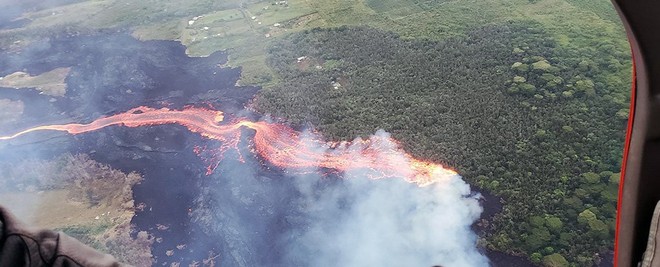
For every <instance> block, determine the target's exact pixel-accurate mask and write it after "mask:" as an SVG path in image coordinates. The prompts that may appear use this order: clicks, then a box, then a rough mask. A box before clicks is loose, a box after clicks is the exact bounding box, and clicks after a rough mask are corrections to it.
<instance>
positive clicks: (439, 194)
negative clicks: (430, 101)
mask: <svg viewBox="0 0 660 267" xmlns="http://www.w3.org/2000/svg"><path fill="white" fill-rule="evenodd" d="M376 134H377V135H386V133H385V132H382V131H379V132H377V133H376ZM359 143H360V142H353V144H359ZM386 145H392V146H394V145H396V144H386ZM354 146H355V145H354ZM318 149H319V150H322V148H318ZM348 149H349V150H351V151H356V153H354V157H360V154H359V153H357V151H359V150H360V148H359V147H357V148H356V147H349V148H348ZM402 156H403V155H402ZM298 171H299V170H298ZM291 172H292V173H293V172H295V170H291ZM306 173H315V172H306ZM369 174H370V173H369V170H364V171H359V172H358V171H353V172H350V173H345V174H344V176H345V177H350V178H346V179H344V180H342V182H341V183H339V184H336V185H335V184H333V185H332V186H330V187H325V188H318V186H317V185H318V183H319V181H320V180H321V179H324V177H322V176H318V175H313V174H306V175H300V176H298V177H297V178H296V185H295V186H296V187H297V189H298V191H299V192H300V193H301V195H302V197H301V198H299V199H298V200H296V201H297V202H298V203H297V206H298V207H300V209H301V210H300V212H303V213H305V214H306V216H305V217H306V225H305V226H304V227H297V228H294V229H293V230H291V231H290V232H289V233H288V235H285V236H286V238H287V240H289V242H286V243H287V244H288V245H287V248H286V253H285V255H286V256H285V261H286V263H287V264H291V265H296V266H433V265H441V266H452V267H461V266H471V267H472V266H488V259H487V258H486V257H485V256H484V255H482V254H480V252H479V251H478V250H477V248H476V235H475V233H474V232H473V231H472V229H471V228H470V226H471V225H472V223H473V222H474V221H475V220H477V219H478V218H479V215H480V213H481V211H482V208H481V207H480V205H479V202H478V199H477V198H478V197H477V196H475V195H473V194H471V191H470V186H469V185H468V184H467V183H465V182H464V181H463V180H462V179H461V177H460V176H458V175H456V176H453V177H450V178H449V179H443V180H441V181H439V182H437V183H435V184H432V185H430V186H426V187H418V186H417V185H416V184H411V183H408V182H406V181H404V180H403V179H395V178H391V179H380V180H370V179H368V178H367V177H369Z"/></svg>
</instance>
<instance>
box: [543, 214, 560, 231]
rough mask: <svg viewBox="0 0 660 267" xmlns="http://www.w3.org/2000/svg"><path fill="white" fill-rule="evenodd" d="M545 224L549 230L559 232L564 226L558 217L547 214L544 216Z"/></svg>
mask: <svg viewBox="0 0 660 267" xmlns="http://www.w3.org/2000/svg"><path fill="white" fill-rule="evenodd" d="M545 225H546V226H548V228H549V229H550V230H551V231H553V232H559V231H560V230H561V228H562V227H563V226H564V223H563V222H562V221H561V219H560V218H559V217H556V216H550V215H548V216H546V217H545Z"/></svg>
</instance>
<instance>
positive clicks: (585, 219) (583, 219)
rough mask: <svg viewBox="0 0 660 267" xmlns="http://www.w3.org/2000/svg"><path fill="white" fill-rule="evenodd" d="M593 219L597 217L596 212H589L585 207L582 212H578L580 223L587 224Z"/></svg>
mask: <svg viewBox="0 0 660 267" xmlns="http://www.w3.org/2000/svg"><path fill="white" fill-rule="evenodd" d="M594 220H598V218H596V214H594V213H593V212H591V211H590V210H588V209H586V210H584V211H583V212H580V214H578V222H579V223H580V224H582V225H589V224H590V222H592V221H594Z"/></svg>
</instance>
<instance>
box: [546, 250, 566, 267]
mask: <svg viewBox="0 0 660 267" xmlns="http://www.w3.org/2000/svg"><path fill="white" fill-rule="evenodd" d="M543 266H545V267H568V261H567V260H566V258H564V256H562V255H561V254H559V253H554V254H550V255H548V256H545V257H543Z"/></svg>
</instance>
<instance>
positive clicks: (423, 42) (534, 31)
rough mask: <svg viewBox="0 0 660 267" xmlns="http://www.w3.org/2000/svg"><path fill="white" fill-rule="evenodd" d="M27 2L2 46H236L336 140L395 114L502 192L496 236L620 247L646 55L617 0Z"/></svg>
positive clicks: (417, 143)
mask: <svg viewBox="0 0 660 267" xmlns="http://www.w3.org/2000/svg"><path fill="white" fill-rule="evenodd" d="M25 17H28V18H31V19H34V21H33V22H32V23H31V24H29V25H28V26H27V27H25V28H21V29H15V30H5V31H0V44H2V46H3V47H10V48H11V47H16V46H20V45H21V44H19V43H17V41H30V40H34V39H38V38H41V36H43V35H44V34H45V33H48V32H50V31H52V30H53V29H58V31H61V30H60V29H62V28H63V29H64V31H66V32H67V33H80V32H85V31H91V30H97V29H102V28H117V27H120V28H128V29H130V30H131V31H132V32H133V35H134V36H136V37H138V38H140V39H143V40H147V39H171V40H180V41H181V42H182V43H183V44H185V45H186V46H187V47H188V53H189V54H191V55H195V56H203V55H208V54H210V53H213V52H215V51H219V50H225V51H227V52H228V53H229V57H230V60H229V64H228V65H229V66H235V67H242V69H243V72H242V75H243V76H242V81H241V82H242V84H257V85H262V86H264V90H262V92H261V94H260V95H259V97H258V99H257V101H256V106H257V108H258V109H260V110H261V111H263V112H267V113H271V114H274V115H275V116H278V117H283V118H286V119H288V120H289V121H290V122H291V123H293V124H304V123H312V124H313V125H314V126H315V127H317V128H318V129H319V130H321V132H322V133H323V134H324V135H325V136H327V137H328V138H330V139H352V138H354V137H355V136H358V135H369V134H372V133H373V132H374V131H375V130H377V129H381V128H382V129H385V130H387V131H389V132H391V133H393V135H394V137H396V138H398V139H400V140H401V141H402V143H403V145H404V146H405V149H406V150H407V151H410V152H411V153H413V154H414V155H416V156H418V157H421V158H425V159H431V160H435V161H438V162H442V163H445V164H447V165H448V166H452V167H455V168H457V169H458V171H459V172H460V173H461V174H462V175H464V177H465V178H466V179H467V180H468V181H469V182H470V183H471V184H473V185H478V186H479V187H480V188H481V189H484V190H489V191H491V192H493V193H495V194H496V195H498V196H501V197H502V198H503V201H504V208H503V210H502V212H501V213H500V214H498V215H496V216H495V218H493V219H492V220H491V221H490V222H489V223H488V224H487V225H488V229H487V230H486V231H485V232H484V233H482V237H483V239H484V240H482V241H483V242H480V243H481V244H484V245H485V246H487V247H489V248H492V249H496V250H501V251H508V252H514V253H523V254H525V255H528V256H529V258H530V260H532V261H533V262H535V263H537V264H544V265H546V266H590V265H591V264H592V263H593V262H595V261H597V260H598V256H597V253H601V252H604V251H605V250H608V249H611V246H612V240H613V237H612V235H613V230H614V214H615V207H616V197H617V196H616V192H617V187H618V174H617V173H616V172H618V170H619V167H620V163H619V160H620V158H621V148H622V140H623V136H624V132H623V131H624V130H623V129H624V127H625V121H626V120H627V118H628V115H629V113H628V109H627V108H628V102H629V96H628V95H629V85H630V69H631V62H630V55H629V48H628V44H627V42H626V40H625V34H624V32H623V28H622V27H621V25H620V23H619V21H618V18H617V17H616V14H615V13H614V11H613V8H612V7H611V6H610V4H609V2H608V1H587V0H491V1H481V0H447V1H430V0H409V1H405V2H403V1H396V0H382V1H376V0H325V1H304V0H293V1H287V3H286V4H282V3H276V2H275V1H257V0H254V1H238V0H228V1H221V2H218V1H210V0H205V1H194V3H192V2H190V1H183V0H168V1H166V0H149V1H140V2H135V1H130V0H99V1H85V2H80V3H75V4H71V5H66V6H63V7H57V8H53V9H47V10H43V11H38V12H33V13H28V14H26V15H25ZM191 21H192V23H191ZM318 28H320V29H318ZM310 29H313V30H310ZM322 29H325V30H322ZM23 43H26V42H23ZM303 56H306V58H305V59H303V60H300V61H298V60H297V59H298V58H300V57H303Z"/></svg>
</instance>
